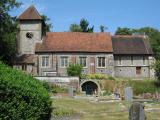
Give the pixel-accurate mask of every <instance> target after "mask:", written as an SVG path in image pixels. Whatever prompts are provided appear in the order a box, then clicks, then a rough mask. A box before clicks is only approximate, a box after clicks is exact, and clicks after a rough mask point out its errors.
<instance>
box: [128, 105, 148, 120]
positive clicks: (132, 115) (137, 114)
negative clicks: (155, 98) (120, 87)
mask: <svg viewBox="0 0 160 120" xmlns="http://www.w3.org/2000/svg"><path fill="white" fill-rule="evenodd" d="M129 120H146V116H145V112H144V105H142V104H141V103H139V102H135V103H133V104H132V105H131V107H130V109H129Z"/></svg>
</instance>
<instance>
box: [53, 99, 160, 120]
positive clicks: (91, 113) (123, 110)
mask: <svg viewBox="0 0 160 120" xmlns="http://www.w3.org/2000/svg"><path fill="white" fill-rule="evenodd" d="M96 100H97V99H96V98H92V99H75V98H68V97H65V98H56V99H54V100H53V101H54V102H53V106H54V108H55V109H54V111H53V113H52V114H53V115H57V118H64V119H67V118H68V119H67V120H128V118H129V112H128V111H129V107H130V105H131V103H126V102H124V101H115V102H114V101H96ZM143 104H144V105H145V114H146V117H147V120H160V118H159V116H160V103H158V102H157V103H155V102H144V103H143Z"/></svg>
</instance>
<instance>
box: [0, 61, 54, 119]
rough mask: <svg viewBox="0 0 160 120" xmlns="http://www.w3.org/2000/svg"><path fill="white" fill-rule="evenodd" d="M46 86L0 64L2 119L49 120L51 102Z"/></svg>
mask: <svg viewBox="0 0 160 120" xmlns="http://www.w3.org/2000/svg"><path fill="white" fill-rule="evenodd" d="M43 85H44V84H43V83H42V82H40V81H38V80H36V79H34V78H33V77H32V76H29V75H26V74H25V73H23V72H21V71H18V70H15V69H12V68H10V67H7V66H6V65H4V64H2V63H0V106H1V108H0V118H1V119H3V120H7V119H10V120H49V118H50V114H51V100H50V97H49V93H48V91H47V90H46V89H45V88H44V86H43Z"/></svg>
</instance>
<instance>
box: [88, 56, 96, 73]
mask: <svg viewBox="0 0 160 120" xmlns="http://www.w3.org/2000/svg"><path fill="white" fill-rule="evenodd" d="M89 66H90V74H95V58H94V57H90V63H89Z"/></svg>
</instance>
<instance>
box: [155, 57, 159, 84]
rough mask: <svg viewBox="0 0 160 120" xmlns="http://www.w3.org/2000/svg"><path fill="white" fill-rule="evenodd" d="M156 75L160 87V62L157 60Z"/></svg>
mask: <svg viewBox="0 0 160 120" xmlns="http://www.w3.org/2000/svg"><path fill="white" fill-rule="evenodd" d="M154 69H155V75H156V77H157V82H158V84H159V85H160V60H157V61H156V63H155V64H154Z"/></svg>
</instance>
